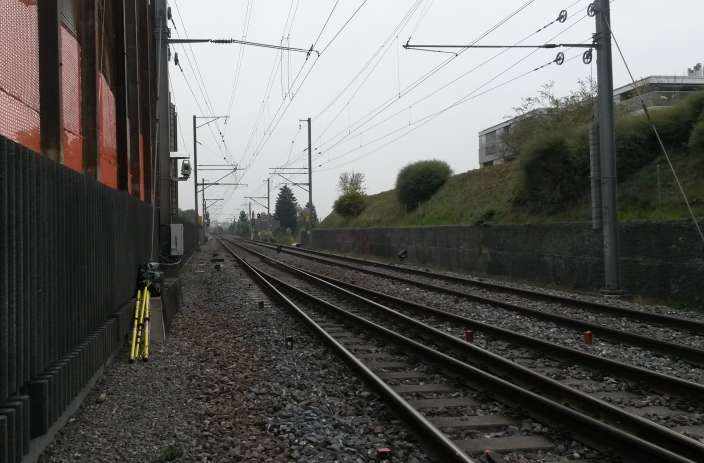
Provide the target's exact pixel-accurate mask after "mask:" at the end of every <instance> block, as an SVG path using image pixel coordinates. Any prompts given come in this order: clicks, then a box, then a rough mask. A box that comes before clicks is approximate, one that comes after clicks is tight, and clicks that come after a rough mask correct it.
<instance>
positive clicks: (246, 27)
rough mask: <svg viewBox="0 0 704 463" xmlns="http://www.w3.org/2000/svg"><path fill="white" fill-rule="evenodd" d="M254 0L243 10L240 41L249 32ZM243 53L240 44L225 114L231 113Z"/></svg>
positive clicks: (244, 39)
mask: <svg viewBox="0 0 704 463" xmlns="http://www.w3.org/2000/svg"><path fill="white" fill-rule="evenodd" d="M253 4H254V0H249V2H247V9H246V10H245V22H244V24H243V25H242V41H246V40H247V36H248V34H249V26H250V23H251V20H252V15H253V10H254V5H253ZM244 53H245V44H244V43H243V44H241V45H240V49H239V54H238V57H237V61H236V63H235V72H234V77H233V79H232V91H231V92H230V99H229V103H228V105H227V112H226V114H227V115H228V116H230V115H231V113H232V107H233V106H234V104H235V97H236V96H237V87H238V85H239V82H240V74H241V72H242V62H243V61H244ZM225 125H227V119H226V120H225Z"/></svg>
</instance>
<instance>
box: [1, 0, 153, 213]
mask: <svg viewBox="0 0 704 463" xmlns="http://www.w3.org/2000/svg"><path fill="white" fill-rule="evenodd" d="M37 1H38V0H0V135H1V136H4V137H6V138H9V139H11V140H13V141H15V142H17V143H19V144H21V145H24V146H26V147H28V148H30V149H32V150H34V151H36V152H40V151H41V138H40V121H39V110H40V98H39V37H38V25H37V6H36V5H37ZM60 34H61V61H62V66H61V83H62V85H61V92H62V108H61V110H62V116H63V123H64V126H63V140H62V141H63V156H64V160H63V162H64V164H65V165H66V166H67V167H69V168H71V169H73V170H75V171H78V172H82V171H83V165H84V162H83V144H84V143H83V142H84V140H83V133H82V123H81V122H82V106H81V103H82V95H81V88H82V85H81V84H82V82H81V79H82V77H81V61H82V50H81V46H80V42H79V40H78V39H77V37H76V36H75V35H74V33H73V32H72V31H71V30H70V29H69V28H67V27H66V26H65V25H63V26H62V27H61V32H60ZM96 79H97V84H98V108H97V109H98V111H97V114H98V121H97V125H98V151H99V153H98V180H99V181H100V182H102V183H104V184H105V185H108V186H110V187H112V188H117V187H118V153H117V132H116V131H117V125H116V122H117V120H116V119H117V111H116V100H115V95H114V94H113V92H112V90H111V88H110V86H109V85H108V82H107V80H106V79H105V77H104V76H103V75H102V74H100V73H99V74H98V75H97V76H96ZM144 150H145V141H144V139H143V138H142V135H141V134H140V140H139V153H135V155H136V156H139V163H138V166H135V169H134V170H132V169H128V176H129V180H128V185H129V189H130V190H132V179H135V183H136V185H139V187H140V190H141V194H140V196H141V198H142V199H143V200H144V199H148V198H145V197H144V194H145V183H146V180H147V179H146V178H145V175H144V173H145V167H146V165H145V163H146V162H148V159H149V155H148V154H149V153H145V152H144Z"/></svg>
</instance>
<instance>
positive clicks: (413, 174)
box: [396, 160, 452, 210]
mask: <svg viewBox="0 0 704 463" xmlns="http://www.w3.org/2000/svg"><path fill="white" fill-rule="evenodd" d="M450 175H452V170H451V169H450V166H448V165H447V163H446V162H444V161H439V160H431V161H419V162H414V163H413V164H409V165H407V166H406V167H404V168H403V169H401V172H399V174H398V177H397V178H396V192H397V194H398V199H399V202H400V203H401V204H402V205H404V206H405V207H406V209H407V210H413V209H415V208H417V207H418V206H419V205H420V203H422V202H424V201H427V200H428V199H430V198H431V197H432V196H433V195H434V194H435V192H437V191H438V190H439V189H440V187H441V186H443V185H444V184H445V182H446V181H447V179H448V178H450Z"/></svg>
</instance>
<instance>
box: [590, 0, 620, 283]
mask: <svg viewBox="0 0 704 463" xmlns="http://www.w3.org/2000/svg"><path fill="white" fill-rule="evenodd" d="M595 17H596V33H597V41H598V49H597V67H598V76H599V145H600V150H601V179H602V183H601V194H602V201H603V202H602V212H603V215H602V217H603V238H604V289H605V290H606V291H619V290H620V289H621V279H620V272H619V262H618V216H617V209H616V149H615V148H616V146H615V134H614V101H613V93H614V83H613V63H612V56H611V34H610V32H609V27H610V26H608V25H610V23H611V12H610V4H609V0H598V3H597V11H596V16H595ZM607 26H608V27H607Z"/></svg>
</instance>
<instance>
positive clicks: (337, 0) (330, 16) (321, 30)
mask: <svg viewBox="0 0 704 463" xmlns="http://www.w3.org/2000/svg"><path fill="white" fill-rule="evenodd" d="M339 3H340V0H335V3H334V4H333V6H332V9H331V10H330V14H329V15H328V17H327V19H326V20H325V23H324V24H323V27H322V28H321V29H320V32H319V33H318V36H317V37H316V38H315V40H314V41H313V47H312V48H315V45H316V44H317V43H318V40H320V37H321V36H322V35H323V31H325V28H326V27H328V23H330V18H332V15H333V13H335V9H336V8H337V5H338V4H339Z"/></svg>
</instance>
